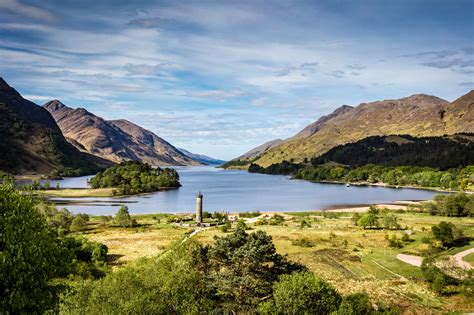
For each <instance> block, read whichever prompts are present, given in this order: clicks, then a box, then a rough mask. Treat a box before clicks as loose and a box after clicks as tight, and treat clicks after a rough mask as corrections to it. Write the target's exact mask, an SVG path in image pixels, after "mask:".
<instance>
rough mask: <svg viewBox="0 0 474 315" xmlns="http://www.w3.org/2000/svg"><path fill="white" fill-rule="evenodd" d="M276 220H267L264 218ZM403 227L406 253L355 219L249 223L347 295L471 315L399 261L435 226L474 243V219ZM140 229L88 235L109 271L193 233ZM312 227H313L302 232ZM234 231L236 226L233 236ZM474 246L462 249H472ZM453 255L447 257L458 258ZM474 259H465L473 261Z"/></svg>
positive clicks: (167, 219) (149, 223)
mask: <svg viewBox="0 0 474 315" xmlns="http://www.w3.org/2000/svg"><path fill="white" fill-rule="evenodd" d="M265 215H267V216H270V214H262V216H265ZM396 215H397V216H398V217H399V222H400V225H401V226H403V227H406V228H408V230H409V231H410V233H411V235H410V241H409V242H406V243H405V244H404V246H403V247H402V248H400V249H398V248H392V249H391V248H390V247H389V246H388V242H387V239H386V237H387V236H388V237H392V235H396V236H397V237H401V236H402V235H403V233H404V232H403V231H392V230H390V231H389V230H383V229H377V230H364V229H362V228H360V227H356V226H354V225H353V224H352V221H351V216H352V214H350V213H340V214H339V213H335V215H331V216H330V217H324V216H323V214H322V213H318V212H301V213H285V214H284V221H283V222H282V223H281V225H256V224H255V222H256V220H255V218H253V220H252V219H249V222H248V225H249V227H250V228H251V229H252V230H254V231H255V230H263V231H265V232H267V233H268V234H269V235H271V236H272V238H273V241H274V244H275V246H276V248H277V251H278V252H279V253H281V254H286V255H288V256H289V258H290V259H291V260H293V261H298V262H301V263H303V264H304V265H306V266H307V267H308V268H310V269H311V271H313V272H314V273H315V274H317V275H318V276H320V277H322V278H323V279H325V280H327V281H329V282H330V283H331V284H333V285H334V286H335V287H336V288H337V289H338V290H339V291H340V292H341V293H342V294H350V293H353V292H358V291H366V292H367V293H368V294H369V295H370V296H371V298H373V299H374V300H383V301H385V302H386V303H393V304H396V305H398V306H400V307H402V308H403V309H404V310H405V311H406V313H409V314H412V313H413V312H415V313H421V314H424V313H432V312H450V311H472V310H473V309H474V303H473V301H469V300H467V299H466V298H465V297H463V296H461V295H458V294H452V295H447V296H439V295H437V294H435V293H433V292H432V291H431V290H430V289H429V287H428V284H427V283H426V281H425V280H424V279H423V277H422V274H421V271H420V269H419V268H417V267H414V266H411V265H408V264H406V263H404V262H401V261H399V260H398V259H397V258H396V256H397V254H399V253H405V254H411V255H420V254H423V253H424V252H425V251H426V250H427V246H428V245H427V244H426V239H427V238H429V237H430V236H431V226H433V225H435V224H438V223H439V222H441V221H448V222H452V223H453V224H455V225H456V226H457V227H459V228H461V229H463V230H464V234H465V236H466V237H468V238H471V239H473V238H474V218H450V217H440V216H430V215H429V214H425V213H397V214H396ZM132 217H133V218H134V219H136V220H137V222H138V224H139V226H138V227H134V228H119V227H113V226H109V225H107V224H104V222H105V221H104V218H103V217H92V218H91V220H90V222H89V223H88V229H87V230H86V231H85V232H82V233H83V234H84V235H85V236H86V237H87V238H89V239H91V240H96V241H100V242H102V243H104V244H106V245H107V246H108V247H109V263H110V264H111V265H113V266H115V267H114V268H118V266H120V265H122V264H128V263H132V262H134V261H136V260H137V259H139V258H140V257H148V256H154V255H159V254H160V253H162V252H163V251H164V250H165V249H166V248H167V246H168V245H169V244H171V243H172V242H174V241H179V240H181V239H182V238H183V237H184V236H185V235H186V234H189V233H190V232H191V231H192V228H181V227H179V226H176V225H174V224H173V223H171V222H172V221H173V218H178V217H179V216H173V215H164V214H156V215H152V214H149V215H135V216H132ZM303 220H305V221H307V222H308V223H309V224H310V227H305V228H301V222H302V221H303ZM234 228H235V225H233V226H232V228H231V229H230V231H232V230H233V229H234ZM225 234H226V233H224V232H223V231H222V229H221V228H219V227H214V228H207V229H202V230H200V232H199V233H198V234H196V235H195V236H194V238H196V239H198V240H199V241H201V242H203V243H206V244H211V243H213V242H214V238H213V237H214V236H216V235H218V236H222V235H225ZM473 246H474V242H473V241H471V243H470V244H468V245H465V246H463V248H469V247H473ZM457 251H458V249H455V250H454V251H453V250H451V251H447V252H446V253H447V254H453V253H455V252H457ZM472 258H473V257H472V255H469V256H466V257H465V259H466V260H467V261H470V260H472Z"/></svg>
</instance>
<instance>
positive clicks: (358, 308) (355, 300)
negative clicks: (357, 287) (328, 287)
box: [332, 293, 375, 315]
mask: <svg viewBox="0 0 474 315" xmlns="http://www.w3.org/2000/svg"><path fill="white" fill-rule="evenodd" d="M374 311H375V310H374V308H373V306H372V303H370V300H369V296H368V295H367V293H355V294H350V295H348V296H345V297H344V298H343V299H342V302H341V304H340V305H339V308H338V309H337V311H335V312H334V313H332V315H362V314H372V313H375V312H374Z"/></svg>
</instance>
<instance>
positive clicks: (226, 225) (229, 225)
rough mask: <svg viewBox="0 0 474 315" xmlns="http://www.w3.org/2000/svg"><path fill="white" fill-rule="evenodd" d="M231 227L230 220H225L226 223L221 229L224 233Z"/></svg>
mask: <svg viewBox="0 0 474 315" xmlns="http://www.w3.org/2000/svg"><path fill="white" fill-rule="evenodd" d="M230 228H231V224H230V222H229V221H225V223H224V225H223V226H221V231H222V232H223V233H227V232H228V231H229V229H230Z"/></svg>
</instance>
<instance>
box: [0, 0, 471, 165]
mask: <svg viewBox="0 0 474 315" xmlns="http://www.w3.org/2000/svg"><path fill="white" fill-rule="evenodd" d="M0 76H1V77H3V78H4V79H5V80H6V81H7V82H8V83H9V84H10V85H11V86H13V87H14V88H16V89H17V90H18V91H19V92H20V93H21V94H22V95H23V96H24V97H25V98H27V99H30V100H32V101H34V102H35V103H36V104H40V105H41V104H43V103H45V102H47V101H49V100H52V99H59V100H61V101H62V102H63V103H65V104H66V105H68V106H70V107H74V108H75V107H83V108H86V109H87V110H89V111H91V112H93V113H94V114H96V115H99V116H102V117H104V118H106V119H119V118H123V119H127V120H130V121H131V122H134V123H136V124H138V125H140V126H142V127H144V128H146V129H149V130H151V131H153V132H155V133H156V134H157V135H159V136H161V137H162V138H164V139H166V140H167V141H169V142H170V143H172V144H173V145H174V146H176V147H181V148H185V149H188V150H190V151H192V152H195V153H201V154H207V155H210V156H213V157H215V158H221V159H225V160H228V159H231V158H234V157H236V156H238V155H240V154H242V153H244V152H246V151H247V150H249V149H251V148H253V147H255V146H257V145H260V144H262V143H264V142H266V141H269V140H273V139H277V138H281V139H285V138H288V137H290V136H292V135H294V134H295V133H296V132H298V131H299V130H300V129H302V128H303V127H304V126H306V125H307V124H309V123H311V122H313V121H315V120H316V119H318V118H319V117H320V116H322V115H325V114H329V113H330V112H331V111H332V110H334V109H336V108H337V107H339V106H341V105H343V104H347V105H353V106H354V105H358V104H359V103H362V102H370V101H376V100H383V99H394V98H401V97H406V96H409V95H412V94H417V93H425V94H431V95H436V96H438V97H441V98H444V99H446V100H448V101H452V100H454V99H456V98H458V97H459V96H461V95H463V94H465V93H467V92H468V91H470V90H471V89H473V88H474V1H473V0H444V1H438V0H430V1H426V0H397V1H395V0H393V1H388V0H361V1H349V0H326V1H322V0H313V1H298V0H292V1H291V0H288V1H286V0H274V1H259V0H250V1H205V0H203V1H173V0H171V1H144V0H139V1H125V0H107V1H102V0H93V1H92V0H81V1H74V0H0Z"/></svg>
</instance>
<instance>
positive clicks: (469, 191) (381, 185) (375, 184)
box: [291, 177, 474, 194]
mask: <svg viewBox="0 0 474 315" xmlns="http://www.w3.org/2000/svg"><path fill="white" fill-rule="evenodd" d="M291 180H304V181H307V182H311V183H320V184H337V185H347V184H349V185H350V186H373V187H384V188H394V189H401V188H407V189H419V190H429V191H436V192H440V193H458V192H462V193H465V194H473V193H474V191H472V190H451V189H445V188H441V187H439V188H438V187H423V186H410V185H389V184H385V183H380V182H379V183H369V182H344V181H328V180H309V179H300V178H294V177H292V178H291Z"/></svg>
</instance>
